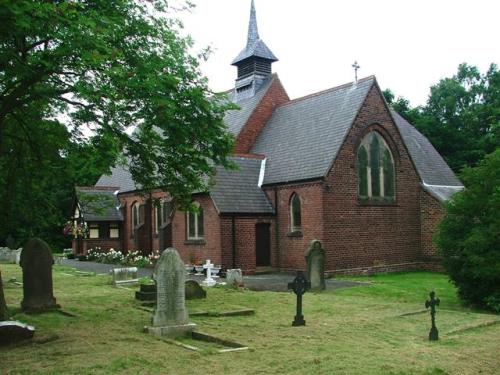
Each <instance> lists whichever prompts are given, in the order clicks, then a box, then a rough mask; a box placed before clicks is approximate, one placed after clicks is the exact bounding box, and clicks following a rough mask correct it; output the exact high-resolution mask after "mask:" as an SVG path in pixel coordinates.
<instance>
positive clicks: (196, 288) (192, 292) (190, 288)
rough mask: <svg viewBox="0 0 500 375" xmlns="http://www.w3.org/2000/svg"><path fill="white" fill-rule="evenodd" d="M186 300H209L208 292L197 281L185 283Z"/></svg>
mask: <svg viewBox="0 0 500 375" xmlns="http://www.w3.org/2000/svg"><path fill="white" fill-rule="evenodd" d="M185 288H186V299H201V298H207V292H206V291H205V290H204V289H203V288H202V287H201V286H200V284H198V282H197V281H195V280H188V281H186V283H185Z"/></svg>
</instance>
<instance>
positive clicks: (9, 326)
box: [0, 320, 35, 345]
mask: <svg viewBox="0 0 500 375" xmlns="http://www.w3.org/2000/svg"><path fill="white" fill-rule="evenodd" d="M34 334H35V328H34V327H32V326H29V325H26V324H23V323H21V322H15V321H11V320H8V321H6V322H0V345H9V344H14V343H16V342H19V341H24V340H30V339H32V338H33V335H34Z"/></svg>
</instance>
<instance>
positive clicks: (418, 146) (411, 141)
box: [391, 109, 463, 201]
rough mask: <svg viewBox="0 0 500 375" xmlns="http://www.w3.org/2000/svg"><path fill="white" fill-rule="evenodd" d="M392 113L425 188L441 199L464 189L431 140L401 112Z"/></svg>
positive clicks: (446, 198) (443, 199)
mask: <svg viewBox="0 0 500 375" xmlns="http://www.w3.org/2000/svg"><path fill="white" fill-rule="evenodd" d="M391 114H392V117H393V118H394V122H395V123H396V126H397V127H398V129H399V132H400V133H401V136H402V137H403V141H404V143H405V145H406V147H407V148H408V152H409V153H410V156H411V158H412V160H413V163H414V164H415V167H416V169H417V172H418V174H419V176H420V179H421V181H422V186H423V188H424V189H425V190H426V191H428V192H429V193H431V194H432V195H433V196H435V197H436V198H437V199H439V200H440V201H445V200H448V199H449V198H450V197H451V196H452V195H453V194H454V193H456V192H457V191H460V190H462V189H463V185H462V183H461V182H460V180H459V179H458V178H457V177H456V176H455V173H453V171H452V170H451V168H450V167H449V166H448V164H446V162H445V161H444V159H443V158H442V157H441V155H439V153H438V152H437V151H436V149H435V148H434V146H433V145H432V144H431V143H430V142H429V140H428V139H427V138H426V137H425V136H424V135H422V134H421V133H420V132H419V131H418V130H417V129H415V128H414V127H413V126H412V125H411V124H410V123H409V122H408V121H406V120H405V119H404V118H403V117H402V116H401V115H400V114H399V113H397V112H396V111H394V110H392V109H391Z"/></svg>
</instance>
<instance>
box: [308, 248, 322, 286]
mask: <svg viewBox="0 0 500 375" xmlns="http://www.w3.org/2000/svg"><path fill="white" fill-rule="evenodd" d="M305 258H306V263H307V279H308V280H309V281H310V283H311V289H312V290H325V288H326V284H325V250H324V249H323V247H322V246H321V241H318V240H312V241H311V244H310V246H309V248H308V249H307V251H306V253H305Z"/></svg>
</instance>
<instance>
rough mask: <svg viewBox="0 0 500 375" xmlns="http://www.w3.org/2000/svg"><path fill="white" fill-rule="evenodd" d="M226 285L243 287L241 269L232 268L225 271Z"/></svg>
mask: <svg viewBox="0 0 500 375" xmlns="http://www.w3.org/2000/svg"><path fill="white" fill-rule="evenodd" d="M226 283H227V284H228V285H238V286H241V285H243V274H242V272H241V269H239V268H234V269H230V270H227V272H226Z"/></svg>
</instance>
